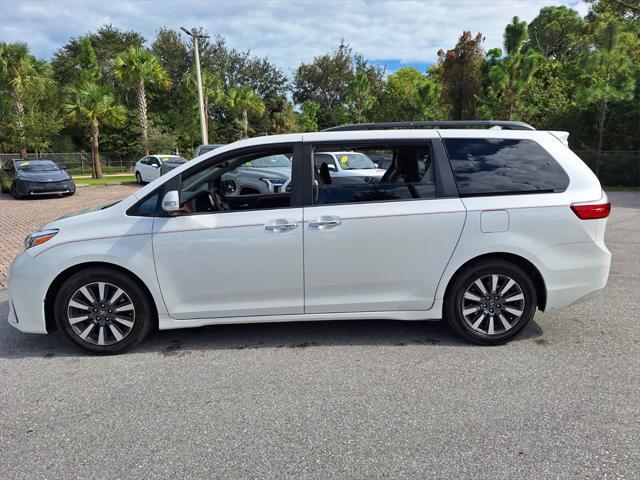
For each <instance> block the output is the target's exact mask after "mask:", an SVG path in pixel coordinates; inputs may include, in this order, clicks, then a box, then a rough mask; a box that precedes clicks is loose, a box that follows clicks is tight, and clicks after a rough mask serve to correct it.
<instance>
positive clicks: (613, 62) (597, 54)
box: [578, 23, 640, 158]
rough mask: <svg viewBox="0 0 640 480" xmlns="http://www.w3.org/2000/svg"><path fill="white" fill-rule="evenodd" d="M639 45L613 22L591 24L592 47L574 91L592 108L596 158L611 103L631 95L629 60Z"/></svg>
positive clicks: (631, 97)
mask: <svg viewBox="0 0 640 480" xmlns="http://www.w3.org/2000/svg"><path fill="white" fill-rule="evenodd" d="M639 45H640V43H639V42H638V41H637V38H634V35H633V34H631V33H628V32H620V31H619V27H618V26H617V25H616V24H615V23H597V24H596V25H595V32H594V43H593V48H592V49H591V50H590V52H589V54H588V55H586V56H585V57H584V60H583V63H582V67H583V74H582V76H581V81H582V82H583V85H582V88H580V89H579V91H578V93H579V95H578V98H579V99H581V100H582V101H583V102H585V103H586V104H587V105H594V106H595V107H596V111H597V115H596V118H595V124H596V129H597V131H598V143H597V153H598V158H600V157H601V155H602V146H603V142H604V136H605V130H606V125H607V119H608V116H609V113H610V110H611V104H612V103H614V102H619V101H625V100H631V99H633V97H634V91H635V89H636V79H635V78H634V76H633V73H634V69H635V70H637V68H638V67H637V65H636V64H633V63H632V62H631V58H632V56H633V54H634V50H635V48H638V46H639ZM635 52H636V53H637V50H635Z"/></svg>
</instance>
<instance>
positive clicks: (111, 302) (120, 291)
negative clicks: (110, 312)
mask: <svg viewBox="0 0 640 480" xmlns="http://www.w3.org/2000/svg"><path fill="white" fill-rule="evenodd" d="M123 293H124V292H123V291H122V289H121V288H118V289H117V290H116V293H114V294H113V296H112V297H111V300H109V303H110V304H112V305H113V304H114V303H116V300H118V299H119V298H120V296H121V295H122V294H123Z"/></svg>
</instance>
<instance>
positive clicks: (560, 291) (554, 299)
mask: <svg viewBox="0 0 640 480" xmlns="http://www.w3.org/2000/svg"><path fill="white" fill-rule="evenodd" d="M532 260H533V262H534V263H535V264H536V266H537V267H538V269H539V270H540V273H541V274H542V278H543V279H544V282H545V285H546V287H547V303H546V308H555V307H565V306H567V305H571V304H573V303H578V302H582V301H585V300H589V299H590V298H592V297H594V296H595V295H597V294H598V293H599V292H600V291H601V290H602V289H603V288H604V287H605V286H606V284H607V280H608V278H609V269H610V267H611V253H610V252H609V250H608V249H607V247H606V246H605V244H604V242H586V243H573V244H568V245H558V246H555V247H553V248H550V249H548V250H545V251H544V252H542V253H541V254H539V255H537V256H536V257H534V258H533V259H532Z"/></svg>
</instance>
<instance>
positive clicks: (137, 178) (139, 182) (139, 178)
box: [136, 172, 142, 185]
mask: <svg viewBox="0 0 640 480" xmlns="http://www.w3.org/2000/svg"><path fill="white" fill-rule="evenodd" d="M136 183H137V184H138V185H142V175H140V172H136Z"/></svg>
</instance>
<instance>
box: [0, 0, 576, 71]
mask: <svg viewBox="0 0 640 480" xmlns="http://www.w3.org/2000/svg"><path fill="white" fill-rule="evenodd" d="M549 5H566V6H569V7H571V8H574V9H575V10H577V11H578V12H579V13H580V14H581V15H585V14H586V13H587V11H588V6H587V5H586V4H585V3H584V2H583V1H581V0H491V1H487V0H449V1H441V0H429V1H409V0H395V1H386V0H342V1H340V0H321V1H283V0H272V1H262V2H257V1H242V0H236V1H204V0H200V1H192V0H184V1H179V0H155V1H147V0H111V1H102V0H58V1H56V0H37V1H36V0H20V1H15V0H0V40H1V41H4V42H15V41H21V42H26V43H27V44H28V45H29V47H30V48H31V50H32V52H33V53H34V54H35V55H36V56H37V57H39V58H44V59H49V58H51V56H52V55H53V53H54V52H55V51H56V50H57V49H58V48H59V47H60V46H62V45H63V44H64V43H66V42H67V41H68V40H69V38H70V37H77V36H81V35H84V34H85V33H87V32H92V31H96V30H97V29H98V28H99V27H100V26H102V25H104V24H108V23H111V24H113V25H115V26H117V27H118V28H121V29H124V30H135V31H137V32H139V33H141V34H143V35H144V36H145V38H146V39H147V41H148V42H147V45H150V44H151V42H152V41H153V38H154V36H155V33H156V32H157V31H158V29H159V28H160V27H170V28H174V29H179V28H180V27H181V26H185V27H188V28H189V27H196V26H202V27H203V28H204V29H205V30H206V31H207V32H209V34H211V35H214V34H220V35H222V36H224V37H225V38H226V40H227V44H228V45H229V46H230V47H232V48H235V49H237V50H240V51H247V50H248V51H250V52H251V53H252V54H254V55H258V56H261V57H267V58H269V59H270V61H272V62H273V63H274V64H276V65H277V66H279V67H280V68H282V69H283V70H284V71H285V73H288V74H290V73H291V72H292V71H293V69H294V68H295V67H296V66H297V65H299V64H300V63H301V62H309V61H311V60H313V57H314V56H317V55H321V54H323V53H326V52H329V51H331V50H334V49H335V48H336V47H337V46H338V45H339V44H340V41H341V40H343V39H344V41H345V42H346V43H348V44H350V45H351V46H352V47H353V50H354V52H357V53H360V54H362V55H364V57H365V58H367V59H369V60H370V61H371V62H372V63H378V64H383V65H385V66H386V67H387V71H390V72H391V71H395V70H397V69H398V68H400V67H401V66H404V65H411V66H415V67H417V68H419V69H420V70H424V69H425V68H426V67H427V66H428V65H429V64H432V63H433V62H434V61H435V60H436V59H437V51H438V50H439V49H440V48H443V49H448V48H452V47H453V46H454V45H455V43H456V41H457V39H458V37H459V36H460V34H461V33H462V31H463V30H471V32H472V33H473V34H474V35H475V33H477V32H482V33H483V34H484V36H485V38H486V40H485V43H484V46H485V48H486V49H489V48H493V47H501V46H502V35H503V33H504V28H505V26H506V25H507V23H509V22H510V21H511V19H512V18H513V17H514V16H515V15H517V16H519V17H520V19H522V20H525V21H527V22H530V21H531V20H532V19H533V18H535V16H536V15H537V14H538V12H539V11H540V9H541V8H542V7H545V6H549Z"/></svg>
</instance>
